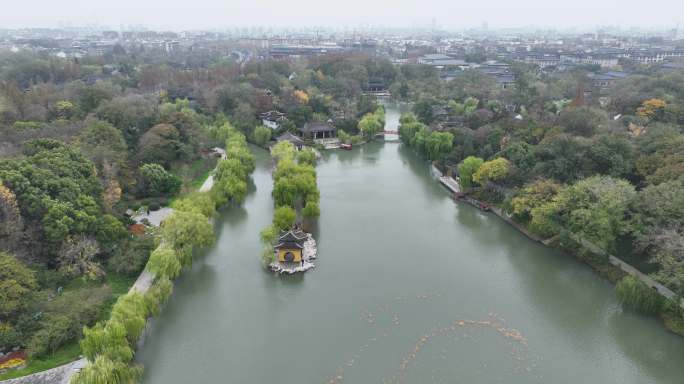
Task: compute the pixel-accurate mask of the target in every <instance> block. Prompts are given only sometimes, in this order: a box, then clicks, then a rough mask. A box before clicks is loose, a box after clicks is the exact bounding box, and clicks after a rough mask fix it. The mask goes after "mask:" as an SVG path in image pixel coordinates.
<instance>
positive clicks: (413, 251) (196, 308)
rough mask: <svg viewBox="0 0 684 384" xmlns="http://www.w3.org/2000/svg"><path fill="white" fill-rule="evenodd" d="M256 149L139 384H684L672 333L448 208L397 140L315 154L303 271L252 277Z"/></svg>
mask: <svg viewBox="0 0 684 384" xmlns="http://www.w3.org/2000/svg"><path fill="white" fill-rule="evenodd" d="M387 117H388V128H394V127H395V126H396V124H397V119H398V112H397V111H396V109H391V108H390V109H389V110H388V116H387ZM257 158H258V166H257V170H256V171H255V172H254V176H253V182H254V185H253V188H252V192H251V194H250V196H249V197H248V199H247V201H246V203H245V204H244V207H241V208H230V209H228V210H226V211H225V212H223V213H222V214H221V216H220V217H219V219H218V224H217V231H218V240H217V243H216V245H215V246H214V247H213V248H212V249H210V250H208V251H207V252H206V254H204V255H201V256H200V257H198V258H197V259H196V262H195V264H194V266H193V268H192V270H190V271H187V272H186V273H185V274H184V275H183V276H182V277H181V278H180V279H179V280H178V281H177V284H176V288H175V293H174V295H173V297H172V298H171V300H170V302H169V304H168V305H167V306H166V308H165V309H164V311H163V313H162V314H161V316H160V317H159V318H158V319H156V320H154V321H153V322H152V324H151V327H150V330H149V331H148V333H147V337H146V339H147V340H146V343H145V346H144V347H143V348H142V350H141V351H140V352H139V353H138V359H139V361H140V362H141V363H142V364H144V366H145V377H144V380H143V381H144V383H149V384H174V383H178V384H181V383H183V384H186V383H236V384H237V383H240V384H242V383H297V384H302V383H329V382H333V383H341V382H344V383H396V382H402V383H573V384H575V383H601V384H609V383H616V384H617V383H620V384H629V383H635V384H636V383H639V384H642V383H684V364H682V363H683V362H684V339H681V338H678V337H675V336H673V335H671V334H669V333H668V332H667V331H665V330H664V328H663V327H662V326H661V325H660V324H659V323H658V322H657V321H656V320H653V319H651V318H647V317H643V316H640V315H635V314H633V313H629V312H623V311H622V310H621V309H620V306H619V304H618V302H617V300H616V297H615V294H614V292H613V289H612V287H611V286H610V284H609V283H607V282H606V281H605V280H603V279H601V278H600V277H598V276H597V275H596V274H595V273H593V272H592V271H591V270H590V269H589V268H588V267H586V266H585V265H583V264H581V263H580V262H578V261H576V260H575V259H573V258H572V257H569V256H567V255H564V254H562V253H559V252H556V251H553V250H550V249H548V248H545V247H543V246H541V245H539V244H536V243H533V242H531V241H529V240H528V239H527V238H525V237H524V236H522V235H521V234H519V233H518V232H516V231H514V230H513V229H512V228H510V227H509V226H507V225H505V224H504V223H502V222H501V221H500V220H498V219H497V218H496V217H493V216H491V215H488V214H484V213H482V212H479V211H477V210H475V209H473V208H471V207H469V206H465V205H456V204H454V202H453V201H452V200H451V199H450V198H449V194H448V193H447V192H446V190H444V189H443V188H442V187H441V186H440V185H439V184H438V183H437V182H436V181H435V180H434V179H433V178H432V176H431V175H430V172H429V167H428V165H427V163H425V162H424V161H422V160H420V159H419V158H417V157H416V156H415V155H414V154H413V153H412V152H411V151H410V150H409V149H407V148H405V147H403V146H401V145H400V144H389V143H387V144H382V143H374V144H371V145H367V146H364V147H360V148H355V149H354V150H353V151H334V152H328V153H326V154H325V158H324V159H322V160H321V161H320V162H319V164H318V167H317V171H318V183H319V187H320V190H321V217H320V220H319V224H318V228H317V230H316V236H317V239H318V243H319V259H318V262H317V267H316V269H314V270H312V271H309V272H307V273H306V274H305V275H299V276H294V277H280V276H273V275H272V274H270V273H266V272H264V271H263V269H262V268H261V265H260V262H259V255H260V244H259V239H258V233H259V231H260V230H261V229H262V228H263V227H264V226H266V225H267V224H268V223H269V222H270V220H271V217H272V210H273V208H272V204H273V203H272V199H271V196H270V193H271V187H272V179H271V175H270V160H269V158H268V155H267V154H266V152H264V151H259V152H257ZM331 380H332V381H331Z"/></svg>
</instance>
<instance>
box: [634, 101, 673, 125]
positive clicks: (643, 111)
mask: <svg viewBox="0 0 684 384" xmlns="http://www.w3.org/2000/svg"><path fill="white" fill-rule="evenodd" d="M666 106H667V103H666V102H665V100H662V99H656V98H653V99H648V100H644V101H643V102H642V103H641V106H640V107H639V108H637V111H636V114H637V116H640V117H645V118H648V119H653V120H658V119H660V118H662V116H663V113H664V112H665V107H666Z"/></svg>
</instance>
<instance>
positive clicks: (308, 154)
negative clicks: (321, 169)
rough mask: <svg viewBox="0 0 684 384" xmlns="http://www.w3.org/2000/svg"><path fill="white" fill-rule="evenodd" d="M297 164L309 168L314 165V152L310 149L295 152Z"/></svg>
mask: <svg viewBox="0 0 684 384" xmlns="http://www.w3.org/2000/svg"><path fill="white" fill-rule="evenodd" d="M297 163H299V164H307V165H311V166H313V165H316V152H314V151H313V149H311V148H304V149H302V150H301V151H299V152H297Z"/></svg>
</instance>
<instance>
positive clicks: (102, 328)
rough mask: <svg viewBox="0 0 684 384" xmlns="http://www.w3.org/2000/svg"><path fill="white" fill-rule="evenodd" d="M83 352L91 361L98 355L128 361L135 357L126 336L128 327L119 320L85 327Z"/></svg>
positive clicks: (82, 342)
mask: <svg viewBox="0 0 684 384" xmlns="http://www.w3.org/2000/svg"><path fill="white" fill-rule="evenodd" d="M80 345H81V352H83V355H84V356H85V357H86V358H87V359H88V361H90V362H91V363H92V362H94V361H95V360H96V358H97V357H98V356H104V357H106V358H107V359H109V360H113V361H121V362H125V363H128V362H129V361H131V360H132V359H133V349H132V348H131V346H130V344H129V343H128V339H127V338H126V327H124V325H123V324H121V323H118V322H110V321H108V322H106V323H103V322H99V323H97V324H95V326H93V327H91V328H88V327H85V328H83V339H81V343H80Z"/></svg>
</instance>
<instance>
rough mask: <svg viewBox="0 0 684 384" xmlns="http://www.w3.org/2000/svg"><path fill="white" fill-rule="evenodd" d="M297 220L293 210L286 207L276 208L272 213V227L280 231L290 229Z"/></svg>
mask: <svg viewBox="0 0 684 384" xmlns="http://www.w3.org/2000/svg"><path fill="white" fill-rule="evenodd" d="M296 219H297V214H296V213H295V211H294V209H292V208H291V207H288V206H281V207H278V208H276V210H275V212H274V213H273V226H274V227H275V228H277V229H279V230H281V231H283V230H287V229H290V228H292V226H293V225H294V223H295V220H296Z"/></svg>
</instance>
